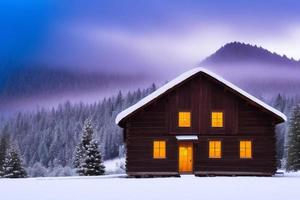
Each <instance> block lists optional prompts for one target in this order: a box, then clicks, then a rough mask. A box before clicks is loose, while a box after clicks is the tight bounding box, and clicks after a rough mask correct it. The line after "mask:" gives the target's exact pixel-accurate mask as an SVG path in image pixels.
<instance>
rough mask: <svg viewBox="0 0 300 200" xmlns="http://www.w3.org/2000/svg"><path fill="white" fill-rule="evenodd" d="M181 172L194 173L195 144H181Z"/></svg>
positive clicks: (179, 150)
mask: <svg viewBox="0 0 300 200" xmlns="http://www.w3.org/2000/svg"><path fill="white" fill-rule="evenodd" d="M178 152H179V158H178V159H179V167H178V168H179V172H180V173H191V172H193V143H192V142H185V143H179V149H178Z"/></svg>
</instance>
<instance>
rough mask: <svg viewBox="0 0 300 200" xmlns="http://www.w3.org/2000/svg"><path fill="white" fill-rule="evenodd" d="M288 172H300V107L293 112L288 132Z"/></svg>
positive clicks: (296, 107)
mask: <svg viewBox="0 0 300 200" xmlns="http://www.w3.org/2000/svg"><path fill="white" fill-rule="evenodd" d="M287 148H288V149H287V152H288V153H287V163H286V170H287V171H297V170H300V105H297V106H295V108H294V109H293V112H292V116H291V118H290V123H289V131H288V146H287Z"/></svg>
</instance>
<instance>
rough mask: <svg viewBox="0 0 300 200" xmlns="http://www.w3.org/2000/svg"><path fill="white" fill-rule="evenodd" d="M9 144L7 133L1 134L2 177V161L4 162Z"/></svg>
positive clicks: (0, 168) (0, 170)
mask: <svg viewBox="0 0 300 200" xmlns="http://www.w3.org/2000/svg"><path fill="white" fill-rule="evenodd" d="M8 145H9V137H8V135H6V134H5V135H2V136H1V137H0V177H3V175H4V163H5V157H6V152H7V149H8Z"/></svg>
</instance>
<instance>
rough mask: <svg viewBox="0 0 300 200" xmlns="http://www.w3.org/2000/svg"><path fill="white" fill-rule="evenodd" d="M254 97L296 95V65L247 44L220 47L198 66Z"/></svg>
mask: <svg viewBox="0 0 300 200" xmlns="http://www.w3.org/2000/svg"><path fill="white" fill-rule="evenodd" d="M200 66H205V67H207V68H209V69H211V70H212V71H214V72H216V73H218V74H220V75H222V76H223V77H224V78H226V79H228V80H230V81H232V82H233V83H235V84H237V85H238V86H240V87H242V88H243V89H245V90H247V91H249V92H251V93H253V94H254V95H256V96H262V97H264V98H268V97H270V96H274V95H276V94H278V93H282V94H284V95H292V96H294V95H299V94H300V61H295V60H293V59H289V58H287V57H286V56H280V55H278V54H276V53H271V52H270V51H268V50H266V49H264V48H262V47H257V46H253V45H249V44H244V43H239V42H232V43H228V44H226V45H224V46H223V47H221V48H220V49H219V50H217V51H216V52H215V53H214V54H212V55H211V56H209V57H207V58H206V59H205V60H203V61H202V62H201V63H200Z"/></svg>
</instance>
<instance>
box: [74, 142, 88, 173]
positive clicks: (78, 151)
mask: <svg viewBox="0 0 300 200" xmlns="http://www.w3.org/2000/svg"><path fill="white" fill-rule="evenodd" d="M84 153H85V151H84V148H83V145H82V143H81V142H80V143H79V144H78V145H77V146H76V148H75V152H74V157H73V167H74V168H75V169H79V167H80V164H81V162H82V160H83V158H84Z"/></svg>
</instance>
